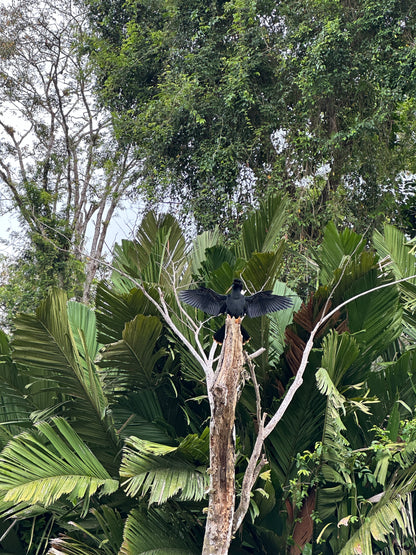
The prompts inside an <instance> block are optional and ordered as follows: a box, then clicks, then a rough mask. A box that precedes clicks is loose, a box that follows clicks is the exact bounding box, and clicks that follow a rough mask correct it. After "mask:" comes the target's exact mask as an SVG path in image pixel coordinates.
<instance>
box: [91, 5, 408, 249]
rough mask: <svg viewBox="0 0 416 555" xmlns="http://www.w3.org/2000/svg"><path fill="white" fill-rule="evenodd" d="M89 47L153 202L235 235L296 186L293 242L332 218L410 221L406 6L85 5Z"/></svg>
mask: <svg viewBox="0 0 416 555" xmlns="http://www.w3.org/2000/svg"><path fill="white" fill-rule="evenodd" d="M88 5H89V10H90V18H91V21H92V24H93V32H94V34H93V36H92V37H91V44H90V50H91V55H92V57H93V59H94V62H95V64H96V68H97V71H98V75H99V81H100V84H101V91H102V97H103V99H104V101H105V102H106V103H107V105H109V106H110V107H111V108H112V109H114V111H115V112H116V113H117V116H118V125H119V134H120V137H123V138H124V140H131V139H132V138H133V140H134V141H136V143H137V144H138V145H139V147H140V156H141V159H142V160H144V168H143V170H144V171H143V173H144V179H145V180H146V183H147V184H148V186H149V195H150V198H151V199H152V200H153V201H156V202H157V201H158V200H160V198H165V196H166V193H167V194H171V195H172V198H180V199H182V200H183V201H184V202H183V204H184V205H186V208H185V211H186V213H189V212H191V213H192V214H193V215H194V216H195V218H196V221H197V224H198V225H199V228H200V229H208V228H212V227H213V226H214V224H219V225H220V226H221V227H222V228H223V229H225V230H227V231H228V232H229V233H230V234H233V231H234V228H235V226H236V225H239V224H240V223H241V214H244V213H245V211H246V209H247V208H248V207H249V206H250V205H251V204H252V203H253V200H255V199H258V198H264V196H265V191H266V190H268V192H269V191H270V190H273V191H276V190H279V191H282V190H284V191H287V192H288V193H289V195H290V198H291V200H292V205H291V213H292V218H293V225H292V226H291V229H290V233H291V235H292V234H293V237H294V239H296V240H303V239H304V238H314V239H315V238H316V237H319V236H320V232H321V230H322V228H323V226H324V225H325V224H326V223H327V222H328V221H329V220H331V219H334V220H336V221H337V222H341V223H343V224H344V225H351V224H352V223H353V225H355V226H356V227H357V228H358V229H359V230H361V231H364V230H365V229H366V228H367V227H368V226H370V227H377V226H379V225H380V224H382V223H383V222H384V220H385V219H386V218H389V219H390V220H391V221H394V222H398V223H401V222H403V225H407V224H405V223H404V221H403V220H404V219H405V218H406V217H407V216H406V214H405V210H404V207H401V205H402V203H404V202H406V203H407V205H408V206H407V212H406V213H407V214H408V215H409V214H410V213H411V210H412V200H411V198H410V199H409V197H408V195H407V194H406V191H405V188H406V185H407V183H406V182H405V185H404V187H400V185H401V184H402V182H403V179H402V177H401V175H403V174H401V172H402V171H403V170H405V171H406V170H408V171H409V172H411V173H414V137H413V135H412V133H414V123H413V122H414V102H413V100H412V98H413V96H414V88H415V79H414V71H413V67H414V62H415V52H414V48H413V40H414V36H415V27H416V20H415V16H414V13H413V11H412V10H411V3H410V2H409V0H406V1H404V2H403V1H398V0H391V1H390V0H389V1H388V2H383V3H377V2H372V1H367V0H359V1H358V2H355V3H354V5H353V6H350V5H349V4H343V3H330V2H327V1H316V2H308V3H305V2H300V1H298V0H297V1H295V2H293V1H290V2H289V1H283V2H279V4H278V5H276V2H274V1H272V0H263V1H262V2H258V1H250V2H245V3H242V2H240V1H228V2H223V1H221V2H214V3H210V4H209V5H207V4H206V3H205V2H202V1H197V2H193V4H192V6H189V5H188V4H186V3H184V2H182V1H180V0H175V1H173V2H172V1H170V0H169V1H165V0H160V1H159V2H157V7H156V6H154V7H150V5H149V4H148V3H147V2H143V1H141V0H132V1H130V2H128V3H127V4H126V3H124V4H123V3H119V2H116V1H114V2H111V1H109V2H97V1H95V0H91V1H90V2H89V3H88Z"/></svg>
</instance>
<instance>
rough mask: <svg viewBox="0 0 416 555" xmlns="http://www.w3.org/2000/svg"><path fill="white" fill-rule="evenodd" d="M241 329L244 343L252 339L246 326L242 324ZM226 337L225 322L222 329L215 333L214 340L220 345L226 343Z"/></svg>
mask: <svg viewBox="0 0 416 555" xmlns="http://www.w3.org/2000/svg"><path fill="white" fill-rule="evenodd" d="M240 330H241V335H242V336H243V344H244V343H247V341H249V340H250V334H249V333H248V331H247V330H246V328H243V326H241V325H240ZM224 338H225V324H224V325H223V326H221V327H220V329H219V330H217V331H216V332H215V333H214V340H215V341H216V342H217V343H219V344H220V345H222V344H223V343H224Z"/></svg>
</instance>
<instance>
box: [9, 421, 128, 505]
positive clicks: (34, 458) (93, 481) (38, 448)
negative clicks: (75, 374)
mask: <svg viewBox="0 0 416 555" xmlns="http://www.w3.org/2000/svg"><path fill="white" fill-rule="evenodd" d="M35 428H36V431H33V432H24V433H23V434H20V435H19V436H17V437H15V438H13V439H12V440H10V442H9V443H8V444H7V446H6V447H5V448H4V449H3V451H2V452H1V454H0V492H1V494H2V499H3V501H4V502H5V503H6V504H8V503H13V504H14V505H15V506H19V504H20V503H26V504H40V505H42V506H45V507H47V506H50V505H52V504H53V503H55V502H56V501H57V500H58V499H59V498H60V497H62V496H63V495H66V496H68V497H69V499H71V500H72V501H73V502H76V501H79V500H81V499H84V500H85V501H86V502H88V499H89V498H90V497H91V496H92V495H94V493H95V492H97V491H98V490H100V495H103V494H110V493H113V492H114V491H116V490H117V489H118V486H119V483H118V480H114V479H113V478H112V477H111V476H110V475H109V474H108V472H107V471H106V470H105V468H104V467H103V465H102V464H101V463H100V461H99V460H98V459H97V458H96V457H95V455H94V454H93V453H92V451H91V450H90V449H89V448H88V447H87V445H86V444H85V443H84V442H83V441H82V439H81V438H80V437H79V435H78V434H77V433H76V432H75V431H74V430H73V428H72V427H71V426H70V425H69V424H68V422H66V421H65V420H64V419H63V418H54V419H53V420H52V423H51V424H49V423H47V422H38V423H37V424H36V425H35Z"/></svg>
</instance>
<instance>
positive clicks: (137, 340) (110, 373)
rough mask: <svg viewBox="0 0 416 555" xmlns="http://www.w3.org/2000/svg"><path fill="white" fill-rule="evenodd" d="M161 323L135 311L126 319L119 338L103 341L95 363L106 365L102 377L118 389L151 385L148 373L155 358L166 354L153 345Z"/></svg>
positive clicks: (158, 335)
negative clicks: (127, 320) (130, 318)
mask: <svg viewBox="0 0 416 555" xmlns="http://www.w3.org/2000/svg"><path fill="white" fill-rule="evenodd" d="M162 329H163V326H162V324H161V322H160V320H159V318H157V317H156V316H143V315H142V314H138V315H137V316H136V317H135V318H134V319H133V320H132V321H131V322H127V323H126V325H125V328H124V330H123V333H122V339H121V340H120V341H117V342H116V343H112V344H110V345H107V346H106V347H105V348H104V349H103V350H102V351H101V354H100V359H99V362H98V365H99V366H101V367H102V368H106V374H105V380H106V382H111V387H113V388H114V389H115V391H117V390H118V391H119V392H121V393H125V392H129V391H132V390H134V389H137V388H142V387H150V386H152V385H153V379H152V374H153V372H154V371H155V368H156V365H157V363H158V361H160V359H161V358H162V357H164V356H166V351H165V350H164V349H158V348H157V342H158V340H159V337H160V334H161V333H162Z"/></svg>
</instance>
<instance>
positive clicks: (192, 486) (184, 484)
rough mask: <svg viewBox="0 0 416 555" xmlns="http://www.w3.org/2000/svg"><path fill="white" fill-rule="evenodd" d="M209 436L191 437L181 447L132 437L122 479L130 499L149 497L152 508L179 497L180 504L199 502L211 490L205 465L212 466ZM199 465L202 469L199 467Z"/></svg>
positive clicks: (124, 462) (126, 448) (123, 462)
mask: <svg viewBox="0 0 416 555" xmlns="http://www.w3.org/2000/svg"><path fill="white" fill-rule="evenodd" d="M207 449H208V437H207V433H205V434H203V436H201V438H198V437H197V436H196V435H191V436H187V437H186V438H185V439H184V440H183V441H182V442H181V443H180V444H179V445H178V447H170V446H167V445H162V444H159V443H152V442H150V441H144V440H141V439H138V438H135V437H130V438H128V439H127V441H126V446H125V448H124V451H123V460H122V463H121V467H120V475H121V476H122V477H123V478H127V480H126V481H125V482H123V486H124V487H125V489H126V492H127V493H128V495H131V496H136V495H138V494H139V493H140V494H141V495H146V494H149V505H151V504H153V503H157V504H159V505H160V504H162V503H165V502H166V501H167V500H168V499H170V498H172V497H174V496H178V498H179V500H180V501H186V500H194V501H199V500H201V499H203V498H204V496H205V491H206V489H207V487H208V481H209V480H208V475H207V474H206V471H205V468H204V467H203V468H201V465H206V464H207V463H208V453H207ZM196 465H198V466H196Z"/></svg>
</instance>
